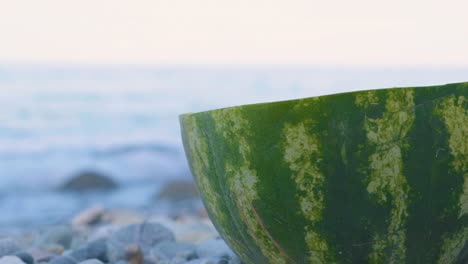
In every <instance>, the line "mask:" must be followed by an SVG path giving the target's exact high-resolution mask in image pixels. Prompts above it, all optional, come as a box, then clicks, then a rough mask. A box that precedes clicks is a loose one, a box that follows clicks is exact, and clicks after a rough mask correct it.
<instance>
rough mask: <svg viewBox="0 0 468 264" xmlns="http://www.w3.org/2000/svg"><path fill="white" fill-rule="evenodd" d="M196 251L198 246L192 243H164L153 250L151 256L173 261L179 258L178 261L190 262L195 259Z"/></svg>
mask: <svg viewBox="0 0 468 264" xmlns="http://www.w3.org/2000/svg"><path fill="white" fill-rule="evenodd" d="M195 250H196V246H195V245H193V244H190V243H184V242H176V241H163V242H161V243H159V244H157V245H156V246H155V247H154V248H152V249H151V251H150V255H151V256H153V257H155V258H161V259H169V260H173V259H174V258H176V257H177V258H178V259H183V260H189V259H192V258H194V257H195V255H196V254H195ZM173 262H174V261H173Z"/></svg>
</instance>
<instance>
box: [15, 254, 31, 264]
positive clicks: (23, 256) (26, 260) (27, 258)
mask: <svg viewBox="0 0 468 264" xmlns="http://www.w3.org/2000/svg"><path fill="white" fill-rule="evenodd" d="M15 256H16V257H18V258H19V259H21V260H22V261H23V262H24V263H25V264H34V258H33V256H31V254H29V253H28V252H25V251H20V252H16V253H15Z"/></svg>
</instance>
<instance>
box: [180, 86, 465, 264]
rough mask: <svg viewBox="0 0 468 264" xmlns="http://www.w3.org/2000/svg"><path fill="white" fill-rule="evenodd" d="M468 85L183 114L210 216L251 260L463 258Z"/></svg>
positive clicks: (193, 166) (185, 136) (188, 145)
mask: <svg viewBox="0 0 468 264" xmlns="http://www.w3.org/2000/svg"><path fill="white" fill-rule="evenodd" d="M467 96H468V85H467V84H453V85H446V86H439V87H427V88H404V89H386V90H377V91H370V92H356V93H346V94H338V95H331V96H324V97H317V98H306V99H302V100H293V101H285V102H277V103H268V104H258V105H248V106H241V107H234V108H227V109H221V110H214V111H209V112H203V113H198V114H189V115H183V116H182V117H181V125H182V135H183V139H184V147H185V149H186V153H187V158H188V160H189V164H190V166H191V170H192V172H193V174H194V178H195V180H196V181H197V185H198V186H199V188H200V192H201V194H202V197H203V200H204V202H205V205H206V207H207V208H208V212H209V215H210V217H211V219H212V220H213V222H214V223H215V226H216V227H217V229H218V230H219V231H220V233H221V235H222V236H223V237H224V238H225V239H226V241H227V243H228V244H229V245H230V246H231V247H232V248H233V250H234V251H235V252H236V253H237V254H239V256H240V257H241V258H242V259H243V261H244V262H246V263H255V264H258V263H456V261H461V260H463V258H464V256H463V252H464V251H463V247H464V246H466V241H467V239H468V228H467V226H468V225H467V210H468V208H467V206H468V201H467V198H466V197H467V196H468V190H467V185H468V184H467V177H468V173H467V166H468V165H467V163H468V162H467V154H466V149H467V145H468V142H467V137H466V133H468V132H467V129H468V124H467V121H466V120H467V118H468V115H467V104H468V103H467V99H466V98H467Z"/></svg>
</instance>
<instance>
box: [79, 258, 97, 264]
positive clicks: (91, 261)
mask: <svg viewBox="0 0 468 264" xmlns="http://www.w3.org/2000/svg"><path fill="white" fill-rule="evenodd" d="M78 264H103V262H102V261H100V260H98V259H88V260H85V261H82V262H80V263H78Z"/></svg>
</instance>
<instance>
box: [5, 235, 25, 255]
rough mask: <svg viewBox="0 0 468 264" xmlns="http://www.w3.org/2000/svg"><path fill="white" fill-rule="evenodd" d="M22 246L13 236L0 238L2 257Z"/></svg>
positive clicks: (18, 249)
mask: <svg viewBox="0 0 468 264" xmlns="http://www.w3.org/2000/svg"><path fill="white" fill-rule="evenodd" d="M20 250H21V249H20V247H19V246H18V244H17V243H16V241H14V240H13V239H11V238H3V239H0V257H3V256H6V255H11V254H13V253H15V252H17V251H20Z"/></svg>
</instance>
